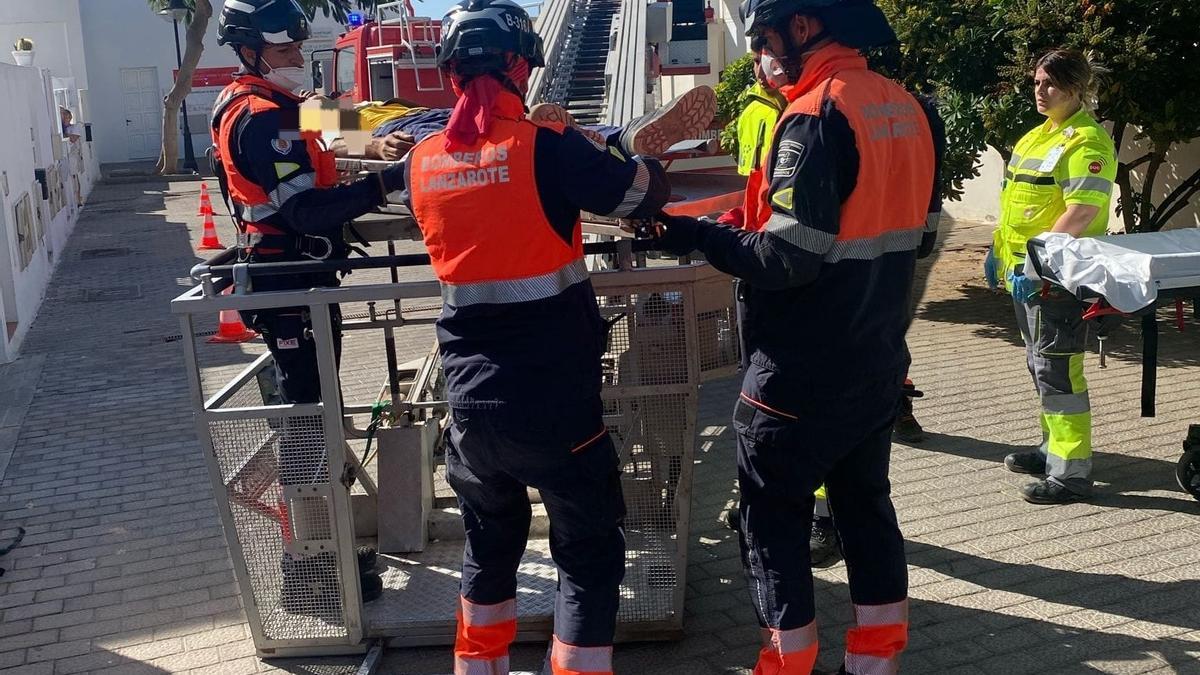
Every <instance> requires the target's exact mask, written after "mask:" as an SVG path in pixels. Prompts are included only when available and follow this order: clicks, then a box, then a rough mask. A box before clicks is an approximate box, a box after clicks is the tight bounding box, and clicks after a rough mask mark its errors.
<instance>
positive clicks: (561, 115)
mask: <svg viewBox="0 0 1200 675" xmlns="http://www.w3.org/2000/svg"><path fill="white" fill-rule="evenodd" d="M525 119H527V120H529V121H530V122H551V123H554V124H562V125H564V126H568V127H571V128H572V129H575V130H576V131H578V132H579V133H581V134H583V135H584V136H586V137H587V138H588V139H590V140H591V141H592V142H593V143H596V144H597V145H601V146H603V145H606V140H605V138H604V135H603V134H601V133H599V132H597V131H592V130H591V129H584V128H583V127H581V126H579V123H578V122H576V121H575V116H574V115H572V114H571V113H570V112H569V111H568V110H567V109H566V108H564V107H562V106H561V105H559V104H557V103H539V104H537V105H535V106H533V107H532V108H530V109H529V114H528V115H526V116H525Z"/></svg>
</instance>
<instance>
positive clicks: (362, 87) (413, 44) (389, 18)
mask: <svg viewBox="0 0 1200 675" xmlns="http://www.w3.org/2000/svg"><path fill="white" fill-rule="evenodd" d="M350 26H351V30H349V31H348V32H346V33H343V34H342V35H341V36H340V37H339V38H338V39H337V42H335V43H334V47H333V49H332V50H317V51H314V52H313V53H312V57H313V58H312V61H311V63H312V64H313V84H314V88H319V89H323V90H324V91H325V92H326V93H327V94H330V95H334V94H336V97H337V98H344V99H349V100H350V101H353V102H354V103H359V102H362V101H387V100H389V99H393V98H398V99H402V100H404V101H407V102H409V103H412V104H415V105H419V106H423V107H430V108H448V107H453V106H454V101H455V95H454V91H453V90H452V89H451V88H450V81H449V80H448V79H446V77H445V75H443V74H442V72H441V70H439V69H438V67H437V61H436V59H435V58H434V48H435V47H436V45H437V43H438V39H439V38H440V37H441V28H442V24H441V20H440V19H433V18H430V17H420V16H415V15H414V12H413V7H412V5H411V4H410V2H407V1H405V2H388V3H383V4H380V5H378V6H377V7H376V15H375V16H374V17H364V16H363V15H361V14H352V15H351V16H350ZM329 51H332V52H333V68H332V71H333V72H331V73H330V72H324V71H323V70H322V68H321V63H320V62H321V60H322V59H321V55H322V52H324V53H328V52H329Z"/></svg>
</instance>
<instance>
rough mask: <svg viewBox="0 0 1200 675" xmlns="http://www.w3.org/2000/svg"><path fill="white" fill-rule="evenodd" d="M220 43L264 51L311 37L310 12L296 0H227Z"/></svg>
mask: <svg viewBox="0 0 1200 675" xmlns="http://www.w3.org/2000/svg"><path fill="white" fill-rule="evenodd" d="M217 25H218V28H217V44H219V45H233V46H234V47H235V48H236V47H239V46H241V47H249V48H251V49H253V50H255V51H256V52H257V51H261V50H262V48H263V47H265V46H267V45H281V44H287V43H289V42H302V41H304V40H307V39H308V36H309V31H308V16H307V15H305V14H304V10H303V9H301V8H300V5H299V4H298V3H297V2H296V0H225V7H224V8H223V9H222V10H221V19H220V21H219V22H218V24H217Z"/></svg>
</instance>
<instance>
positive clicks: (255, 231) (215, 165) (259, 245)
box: [207, 84, 347, 261]
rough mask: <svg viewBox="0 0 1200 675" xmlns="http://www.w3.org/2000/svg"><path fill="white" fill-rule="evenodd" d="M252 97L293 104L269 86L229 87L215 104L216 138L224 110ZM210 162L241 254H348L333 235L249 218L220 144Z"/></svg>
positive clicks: (324, 256)
mask: <svg viewBox="0 0 1200 675" xmlns="http://www.w3.org/2000/svg"><path fill="white" fill-rule="evenodd" d="M250 96H257V97H262V98H267V99H270V100H272V101H274V102H276V103H277V104H280V105H288V104H291V103H292V101H290V100H288V99H284V98H283V96H282V95H281V94H280V93H279V92H276V91H273V90H271V89H268V88H266V87H260V86H257V85H253V84H249V85H245V86H242V87H239V88H236V89H232V90H226V92H223V93H222V96H221V97H220V98H218V99H217V102H216V105H215V106H214V107H213V115H212V131H213V138H214V139H219V138H220V134H221V121H222V117H223V115H224V113H225V112H226V111H227V110H228V109H229V106H230V105H232V104H233V103H235V102H237V101H239V100H241V99H243V98H246V97H250ZM207 156H208V161H209V165H210V166H211V167H212V169H213V172H214V173H216V175H217V184H218V185H219V186H220V188H221V199H223V200H224V201H225V207H226V209H227V211H228V212H229V218H230V220H232V221H233V225H234V227H235V228H236V229H237V233H238V236H237V246H238V249H239V252H238V257H239V259H240V260H243V261H244V260H245V259H247V258H248V257H249V256H250V255H251V254H252V253H253V254H258V255H261V256H279V257H284V256H289V255H294V254H299V255H302V256H305V257H308V258H312V259H313V260H325V259H327V258H330V257H334V258H336V257H344V256H345V255H346V253H347V251H346V250H344V249H345V248H346V247H345V246H339V245H337V244H335V243H334V242H333V241H332V240H331V239H330V238H329V237H322V236H318V235H310V234H300V233H298V232H295V231H293V230H291V229H290V228H287V227H285V226H279V225H271V224H267V223H262V222H254V221H248V220H246V219H245V218H243V217H242V215H243V213H244V212H245V209H246V207H245V205H243V204H241V203H239V202H238V201H237V200H235V199H234V198H233V197H232V196H231V194H230V191H229V176H228V175H226V172H225V165H224V163H223V162H222V159H223V158H222V156H221V150H220V148H219V146H218V145H217V144H214V145H212V146H210V147H209V148H208V152H207Z"/></svg>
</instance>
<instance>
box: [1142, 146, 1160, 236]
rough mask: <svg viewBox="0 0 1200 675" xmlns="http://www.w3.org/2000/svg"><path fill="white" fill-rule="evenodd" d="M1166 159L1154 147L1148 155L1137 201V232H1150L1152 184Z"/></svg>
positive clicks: (1152, 200) (1155, 181) (1152, 202)
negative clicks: (1149, 155) (1139, 197)
mask: <svg viewBox="0 0 1200 675" xmlns="http://www.w3.org/2000/svg"><path fill="white" fill-rule="evenodd" d="M1165 160H1166V153H1164V152H1159V149H1158V148H1157V147H1155V148H1154V154H1153V156H1151V157H1150V166H1148V167H1146V177H1145V178H1143V179H1142V197H1141V199H1140V200H1139V203H1138V221H1137V227H1138V232H1152V231H1153V225H1154V224H1153V223H1152V222H1151V220H1150V216H1151V215H1152V214H1153V213H1154V184H1155V183H1157V182H1158V170H1159V168H1161V167H1162V165H1163V162H1164V161H1165Z"/></svg>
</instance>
